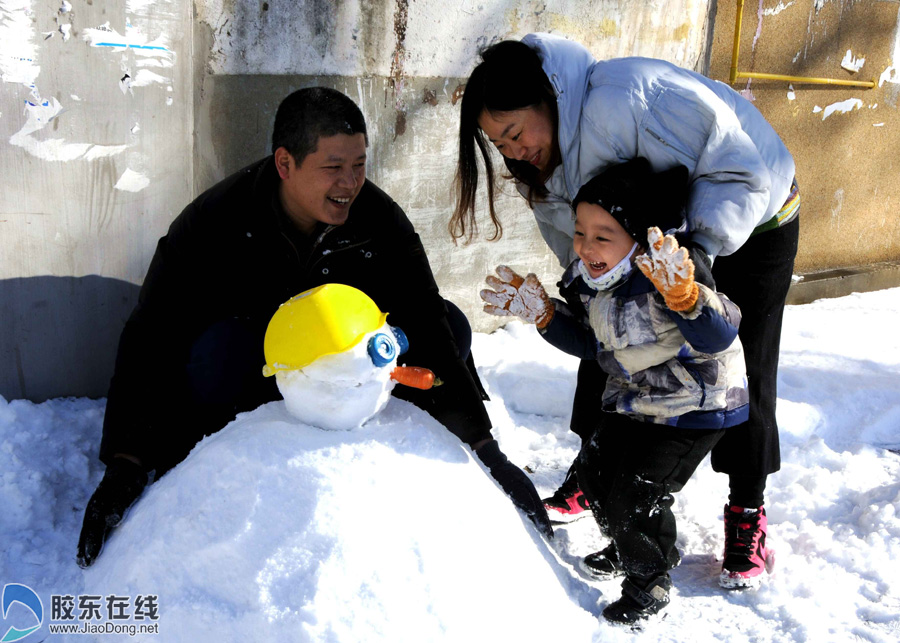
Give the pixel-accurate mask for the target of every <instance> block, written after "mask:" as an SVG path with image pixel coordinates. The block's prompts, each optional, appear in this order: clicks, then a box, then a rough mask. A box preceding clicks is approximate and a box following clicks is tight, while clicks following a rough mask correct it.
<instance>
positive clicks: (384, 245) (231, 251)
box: [100, 157, 490, 467]
mask: <svg viewBox="0 0 900 643" xmlns="http://www.w3.org/2000/svg"><path fill="white" fill-rule="evenodd" d="M279 182H280V178H279V177H278V174H277V171H276V169H275V165H274V162H273V159H272V157H268V158H266V159H263V160H261V161H258V162H256V163H254V164H253V165H251V166H249V167H247V168H244V169H243V170H241V171H239V172H237V173H236V174H234V175H232V176H230V177H228V178H226V179H224V180H223V181H221V182H220V183H218V184H217V185H215V186H213V187H212V188H211V189H209V190H208V191H207V192H205V193H204V194H202V195H200V196H199V197H198V198H197V199H196V200H195V201H194V202H193V203H191V204H190V205H188V206H187V208H185V209H184V211H183V212H182V213H181V214H180V215H179V216H178V217H177V218H176V219H175V220H174V221H173V222H172V225H171V226H170V228H169V231H168V234H167V235H166V236H164V237H162V238H161V239H160V240H159V244H158V246H157V249H156V254H155V255H154V257H153V261H152V262H151V264H150V269H149V271H148V273H147V277H146V279H145V280H144V284H143V287H142V288H141V292H140V297H139V300H138V305H137V307H136V308H135V310H134V312H133V313H132V315H131V317H130V318H129V320H128V322H127V324H126V325H125V329H124V330H123V332H122V337H121V340H120V343H119V352H118V356H117V359H116V368H115V374H114V376H113V380H112V384H111V386H110V391H109V398H108V403H107V410H106V417H105V420H104V426H103V441H102V444H101V454H100V457H101V459H102V460H104V461H108V459H109V458H110V457H112V456H113V455H114V454H115V453H118V452H123V453H129V454H132V455H136V456H138V457H141V458H143V459H145V460H146V461H147V464H148V465H149V466H150V467H152V464H153V461H154V459H155V457H156V456H154V453H164V452H165V449H166V448H167V445H166V444H164V442H165V441H166V438H165V436H166V435H167V433H168V432H169V431H170V428H169V426H168V424H172V423H177V422H178V421H179V417H178V416H179V413H180V411H181V409H180V408H179V400H180V399H181V395H183V389H184V378H185V375H184V373H185V370H186V366H187V362H188V360H189V356H190V353H191V347H192V345H193V343H194V342H195V341H196V339H197V338H198V337H199V336H200V335H201V333H203V332H204V330H206V329H207V328H209V327H210V326H211V325H213V324H215V323H216V322H218V321H220V320H225V319H235V318H237V319H240V320H242V321H244V322H246V323H247V324H248V325H249V327H250V328H252V329H253V332H255V333H257V334H258V336H259V354H260V363H259V368H260V375H259V377H260V378H262V366H263V364H264V359H263V357H262V355H263V353H262V345H263V337H264V334H265V329H266V325H267V324H268V321H269V319H270V318H271V316H272V314H273V313H274V312H275V310H276V309H277V308H278V306H279V305H280V304H282V303H283V302H285V301H287V300H288V299H290V298H291V297H293V296H294V295H296V294H298V293H300V292H302V291H304V290H307V289H309V288H313V287H315V286H318V285H321V284H325V283H342V284H347V285H350V286H354V287H356V288H358V289H360V290H362V291H363V292H365V293H366V294H368V295H369V296H370V297H371V298H372V299H373V300H374V301H375V303H376V304H378V307H379V308H380V309H381V310H382V311H384V312H386V313H388V323H389V324H391V325H392V326H396V327H399V328H401V329H403V331H404V332H405V333H406V334H407V336H408V337H409V343H410V349H409V352H408V353H407V354H405V355H404V356H403V358H402V360H401V361H402V362H403V363H406V364H409V365H411V366H424V367H427V368H430V369H432V370H433V371H434V372H435V374H436V375H437V377H438V378H440V379H441V380H442V381H443V382H444V385H442V386H439V387H436V388H434V389H432V390H431V391H415V392H410V391H411V389H406V390H405V391H404V392H403V394H402V395H403V397H404V398H405V399H409V400H410V401H412V402H413V403H415V404H416V405H418V406H420V407H421V408H423V409H424V410H426V411H428V412H429V413H431V414H432V415H433V416H434V417H435V418H437V419H438V420H439V421H440V422H442V423H443V424H444V425H445V426H446V427H447V428H448V429H449V430H450V431H452V432H453V433H454V434H456V435H457V436H458V437H459V438H460V439H461V440H463V441H465V442H468V443H473V442H477V441H478V440H482V439H485V438H489V437H490V431H489V429H490V420H489V419H488V416H487V412H486V411H485V408H484V403H483V402H482V399H481V396H480V394H479V391H478V389H477V387H476V385H475V382H474V380H473V379H472V377H471V375H470V373H469V371H468V370H467V369H466V367H465V364H464V363H463V362H462V361H461V360H460V359H459V358H458V354H457V348H456V344H455V342H454V340H453V336H452V334H451V332H450V328H449V326H448V324H447V320H446V306H445V304H444V301H443V299H442V298H441V296H440V294H439V292H438V287H437V284H436V283H435V280H434V276H433V274H432V272H431V267H430V266H429V263H428V259H427V257H426V256H425V250H424V248H423V247H422V242H421V241H420V239H419V236H418V234H416V232H415V230H414V229H413V227H412V224H411V223H410V222H409V219H408V218H407V217H406V215H405V214H404V212H403V210H401V209H400V207H399V206H398V205H397V204H396V203H394V201H393V200H392V199H391V198H390V197H389V196H388V195H387V194H385V193H384V192H382V191H381V190H380V189H379V188H378V187H376V186H375V185H374V184H373V183H371V182H369V181H366V183H365V185H364V186H363V188H362V190H361V191H360V193H359V196H358V197H357V198H356V200H355V201H354V203H353V205H352V206H351V209H350V214H349V218H348V220H347V222H346V223H344V224H343V225H341V226H326V225H324V224H319V225H318V226H317V228H316V230H315V232H314V234H313V236H312V238H305V237H303V236H302V235H300V234H299V233H298V232H297V231H296V230H295V229H293V227H292V226H291V225H290V224H289V223H288V220H287V218H286V215H285V214H284V213H283V211H282V210H281V206H280V204H279V201H278V197H277V193H278V186H279ZM311 332H314V330H313V331H311ZM401 389H403V387H399V386H398V387H397V389H395V392H397V393H400V392H401ZM264 401H266V400H260V403H261V402H264ZM238 410H249V409H238ZM218 428H221V427H217V429H218ZM160 442H163V443H162V444H161V443H160ZM172 448H177V447H175V446H173V447H172ZM172 455H174V454H172ZM186 455H187V452H185V453H182V454H178V457H177V458H176V460H175V461H176V462H177V461H178V460H180V459H181V458H183V457H184V456H186Z"/></svg>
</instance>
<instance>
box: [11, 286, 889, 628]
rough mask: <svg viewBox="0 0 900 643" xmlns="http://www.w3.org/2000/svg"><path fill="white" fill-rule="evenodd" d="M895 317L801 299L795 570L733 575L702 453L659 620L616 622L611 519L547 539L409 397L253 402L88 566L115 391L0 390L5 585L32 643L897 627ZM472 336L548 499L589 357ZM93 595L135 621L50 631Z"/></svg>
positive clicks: (792, 478) (792, 318)
mask: <svg viewBox="0 0 900 643" xmlns="http://www.w3.org/2000/svg"><path fill="white" fill-rule="evenodd" d="M898 319H900V289H894V290H888V291H882V292H876V293H866V294H859V295H852V296H849V297H844V298H841V299H832V300H823V301H819V302H816V303H813V304H809V305H804V306H793V307H788V310H787V313H786V320H785V332H784V337H783V340H782V357H781V374H780V378H779V407H778V417H779V424H780V426H781V436H782V459H783V466H782V470H781V471H780V472H779V473H777V474H775V475H773V476H772V477H771V478H770V479H769V488H768V493H767V510H768V515H769V521H770V543H771V545H772V546H773V547H774V548H775V550H776V557H777V563H776V568H775V571H774V573H773V575H772V576H770V577H769V578H768V579H767V581H766V582H765V583H764V584H763V586H762V587H761V588H760V589H759V590H757V591H744V592H726V591H724V590H721V589H719V587H718V586H717V582H716V580H717V579H716V577H717V573H718V562H717V556H718V554H719V552H720V549H721V544H722V529H723V528H722V519H721V514H722V506H723V505H724V502H725V498H726V493H727V485H726V478H725V477H724V476H722V475H720V474H716V473H714V472H713V471H712V470H711V469H710V468H709V466H708V463H704V465H702V466H701V468H700V470H698V472H697V473H696V474H695V476H694V478H693V479H692V480H691V481H690V482H689V483H688V485H687V487H685V489H684V490H683V491H682V492H681V493H680V494H678V495H677V500H676V505H675V509H676V512H677V515H678V519H679V538H678V544H679V548H680V549H681V551H682V554H683V562H682V564H681V565H680V566H679V567H678V568H676V569H675V570H673V572H672V577H673V580H674V582H675V587H676V590H675V592H674V596H673V599H672V603H671V604H670V606H669V608H668V609H667V610H666V613H665V617H664V618H663V619H661V620H659V621H657V622H654V623H652V624H650V625H648V626H647V627H645V629H644V630H643V631H641V632H632V631H630V630H627V629H621V628H615V627H612V626H610V625H608V624H606V623H605V622H601V621H599V620H597V616H598V615H599V614H600V611H601V610H602V608H603V607H604V606H605V605H606V603H607V602H608V601H610V600H613V599H615V598H616V597H617V596H618V594H619V588H618V584H617V583H616V582H604V583H597V582H594V581H591V580H588V579H586V578H584V577H583V576H582V575H581V574H580V572H579V571H578V570H577V565H576V563H577V560H578V559H579V557H581V556H584V555H586V554H588V553H590V552H591V551H594V550H596V549H598V548H600V547H602V546H603V545H604V544H605V543H604V541H603V540H602V539H601V538H600V536H599V534H598V533H597V529H596V527H595V526H594V524H593V522H592V520H591V519H590V518H589V517H588V518H585V519H582V520H578V521H575V522H574V523H571V524H570V525H568V526H564V527H560V528H558V529H557V535H556V539H555V542H554V543H553V544H552V545H548V544H547V543H546V542H545V541H543V540H542V539H541V538H540V537H539V536H537V534H536V532H535V531H534V530H533V529H532V528H531V526H530V524H528V523H527V521H523V520H522V518H521V517H520V516H519V515H518V514H517V513H516V512H515V511H514V510H513V509H512V508H511V506H510V504H509V503H508V501H507V500H506V499H505V497H504V496H502V495H501V492H500V491H499V490H498V489H497V488H496V485H494V484H493V482H492V481H491V480H490V479H489V478H488V477H487V474H486V473H484V472H483V471H482V469H481V468H480V466H479V465H478V464H477V463H476V462H475V461H474V460H473V459H472V458H471V456H470V454H469V452H468V450H467V449H466V448H464V447H462V446H461V445H459V443H458V442H457V441H456V440H455V438H453V436H451V435H450V434H449V433H448V432H446V431H444V430H443V429H441V428H440V427H439V426H437V425H436V423H434V422H433V421H431V420H430V419H429V418H428V417H427V416H424V415H423V414H422V413H421V412H420V411H419V410H418V409H415V408H414V407H411V406H410V405H408V404H405V403H403V402H399V401H397V400H392V401H391V403H390V404H389V405H388V407H387V408H386V409H385V410H384V411H383V412H382V413H381V414H379V415H378V416H376V417H375V418H374V419H373V420H371V421H370V422H369V423H368V424H366V425H365V426H364V427H363V428H362V429H360V430H357V431H350V432H325V431H321V430H318V429H313V428H310V427H307V426H304V425H300V424H297V423H296V421H294V420H293V419H292V418H291V417H290V416H289V415H288V414H287V413H286V412H285V411H284V407H283V405H282V404H281V403H275V404H271V405H267V406H266V407H263V408H261V409H259V410H257V411H255V412H254V413H251V414H245V415H243V416H241V417H240V418H239V419H238V421H236V422H235V423H233V424H232V425H230V426H229V427H228V428H227V429H226V430H224V431H222V432H220V433H218V434H216V435H215V436H213V437H212V438H210V439H207V440H205V441H204V442H203V443H202V444H201V445H200V447H198V449H196V450H195V451H194V452H193V453H192V455H191V456H190V457H189V458H188V460H186V461H185V463H183V465H181V466H179V467H178V468H176V469H175V470H174V471H173V472H172V473H170V474H169V475H168V476H166V477H165V478H163V479H162V480H161V481H159V483H157V484H155V485H153V486H152V487H151V488H149V489H148V491H147V492H146V493H145V495H144V496H143V497H142V498H141V500H140V501H139V502H138V504H137V505H136V506H135V507H134V509H133V510H132V511H131V512H130V514H129V515H128V517H127V518H126V520H125V522H124V523H123V525H122V526H121V527H120V528H119V530H118V531H117V532H116V534H115V535H114V537H113V538H112V539H111V541H110V543H109V544H108V546H107V547H106V549H105V550H104V552H103V554H102V555H101V557H100V560H99V561H98V562H97V564H96V565H95V566H94V567H93V568H91V569H90V570H88V571H87V572H83V571H82V570H81V569H79V568H78V567H77V566H76V565H75V562H74V554H75V543H76V541H77V536H78V530H79V528H80V524H81V517H82V512H83V510H84V506H85V503H86V502H87V499H88V497H89V496H90V494H91V493H92V491H93V490H94V487H95V486H96V484H97V482H98V481H99V479H100V477H101V475H102V466H101V465H100V464H99V463H98V462H97V461H96V451H97V448H98V443H99V437H100V426H101V422H102V416H103V408H104V403H103V401H102V400H101V401H95V400H86V399H59V400H51V401H49V402H46V403H43V404H38V405H35V404H32V403H29V402H26V401H12V402H8V403H7V402H6V401H5V400H3V399H2V398H0V540H2V543H3V545H2V550H0V551H2V553H0V584H2V585H5V584H14V583H15V584H22V585H25V586H28V587H30V588H33V589H34V590H35V591H36V592H37V593H38V595H39V596H40V598H41V601H42V606H43V610H44V611H43V614H42V615H41V616H42V617H43V618H42V621H43V623H42V627H41V628H40V629H38V630H37V631H35V632H34V633H33V634H30V635H28V636H26V637H24V638H22V639H21V640H22V641H24V642H26V643H28V642H31V641H41V640H47V641H90V640H96V641H160V642H166V643H169V642H172V641H190V642H191V643H204V642H207V641H209V642H215V643H220V642H228V641H239V640H240V641H341V642H347V641H353V642H356V641H366V642H368V641H391V642H394V641H417V642H418V641H454V642H455V641H461V642H463V641H464V642H477V643H480V642H481V641H517V642H527V641H540V642H542V643H543V642H545V641H548V640H559V641H567V642H577V641H585V642H587V641H641V642H662V641H685V642H687V641H690V642H692V643H693V642H703V641H738V640H741V641H743V640H746V641H791V642H803V641H810V642H815V643H820V642H830V641H833V642H835V643H846V642H848V641H872V642H879V643H880V642H888V641H898V640H900V455H898V453H897V451H898V450H900V336H898V333H897V332H896V327H897V320H898ZM473 350H474V353H475V357H476V360H477V362H478V364H479V368H480V370H481V373H482V378H483V380H484V382H485V384H486V386H487V388H488V391H489V393H490V395H491V398H492V401H491V402H490V403H489V411H490V413H491V417H492V419H493V421H494V424H495V427H496V429H495V435H496V437H497V438H498V439H499V440H500V442H501V445H502V448H503V450H504V451H505V452H506V453H507V455H509V457H510V459H512V460H513V461H514V462H516V463H517V464H519V465H520V466H522V467H527V470H528V471H529V473H530V474H531V476H532V478H533V480H534V481H535V484H536V485H537V486H538V489H539V491H540V492H541V493H542V494H549V493H550V492H552V491H553V490H554V489H555V488H556V486H557V485H558V484H559V482H560V481H561V480H562V477H563V475H564V474H565V471H566V469H567V468H568V466H569V464H570V462H571V460H572V458H573V457H574V455H575V453H576V450H577V446H578V444H577V438H576V437H575V436H574V435H572V434H570V433H569V432H568V431H567V426H568V421H569V418H568V415H569V408H570V402H571V397H572V393H573V391H574V382H575V368H576V364H575V362H574V361H573V360H572V359H570V358H568V357H566V356H564V355H562V354H560V353H559V352H557V351H555V350H554V349H553V348H551V347H550V346H549V345H547V344H545V343H544V342H543V341H542V340H541V339H540V338H539V337H538V336H537V334H536V333H535V332H534V330H533V328H531V327H525V326H523V325H521V324H518V323H513V324H510V325H509V326H508V327H507V328H506V329H505V330H501V331H498V332H496V333H493V334H491V335H481V334H477V335H476V336H475V338H474V348H473ZM151 402H152V401H151ZM10 596H12V591H11V590H10ZM54 596H55V597H56V598H55V599H54ZM108 596H113V597H114V598H115V597H118V602H115V601H114V603H115V605H114V607H115V609H114V610H113V611H114V612H115V611H116V610H118V611H119V612H123V611H124V612H125V613H132V612H135V611H139V612H141V613H143V614H144V615H145V619H144V621H143V622H144V623H151V624H157V625H158V632H159V633H158V634H137V635H135V636H131V635H130V634H129V633H128V630H127V624H130V623H134V624H137V623H139V622H140V621H133V620H130V621H122V620H118V619H112V618H110V613H109V612H108V611H107V608H108V607H109V605H108V604H107V597H108ZM139 596H140V597H141V600H142V601H144V602H143V603H142V608H141V609H139V610H136V602H137V599H138V597H139ZM148 596H149V597H157V604H158V611H157V612H156V613H155V615H157V616H158V620H156V621H152V620H150V619H149V616H152V615H154V613H153V610H152V609H150V610H148V605H149V606H151V607H152V605H153V603H152V602H151V603H147V602H146V599H147V597H148ZM92 597H96V598H97V599H98V604H99V606H100V610H99V613H98V614H94V615H92V618H91V622H92V623H94V624H95V625H97V626H99V627H101V628H103V627H107V628H109V629H114V626H121V624H123V623H125V624H126V628H124V629H123V628H121V627H119V629H120V633H118V634H114V633H110V634H105V633H102V634H101V633H94V634H90V635H83V634H70V635H68V636H63V635H58V634H50V633H49V628H50V626H51V625H55V624H60V623H69V624H78V625H80V624H81V623H83V619H80V618H79V617H81V616H82V613H81V612H82V609H81V608H83V607H87V606H88V604H89V603H90V602H91V601H92ZM79 601H84V603H83V605H79V604H78V603H79ZM54 602H55V603H56V604H55V605H54ZM54 607H55V608H56V609H54ZM65 607H69V608H70V612H69V614H68V617H67V615H66V611H65V609H63V608H65ZM7 608H8V609H7ZM3 612H5V614H4V613H0V617H5V618H0V639H3V638H4V633H6V632H7V630H8V629H9V627H12V626H15V627H17V628H19V629H24V628H27V627H29V626H33V625H35V623H36V617H35V615H34V614H32V612H31V611H29V610H28V609H26V607H24V606H23V604H22V603H17V602H13V603H12V604H9V605H7V604H4V605H3ZM85 616H87V615H85ZM601 620H602V619H601ZM6 640H13V639H10V638H7V639H6Z"/></svg>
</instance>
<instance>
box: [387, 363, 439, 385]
mask: <svg viewBox="0 0 900 643" xmlns="http://www.w3.org/2000/svg"><path fill="white" fill-rule="evenodd" d="M391 379H392V380H394V381H395V382H397V383H398V384H403V385H404V386H411V387H413V388H420V389H422V390H423V391H427V390H428V389H430V388H431V387H432V386H434V373H432V372H431V371H429V370H428V369H427V368H422V367H421V366H398V367H397V368H395V369H394V370H393V371H391Z"/></svg>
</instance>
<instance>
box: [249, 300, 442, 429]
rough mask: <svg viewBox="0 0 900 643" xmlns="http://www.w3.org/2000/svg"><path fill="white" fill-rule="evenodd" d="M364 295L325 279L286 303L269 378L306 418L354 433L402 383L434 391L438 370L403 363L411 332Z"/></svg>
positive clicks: (269, 341)
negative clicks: (394, 324) (400, 361)
mask: <svg viewBox="0 0 900 643" xmlns="http://www.w3.org/2000/svg"><path fill="white" fill-rule="evenodd" d="M386 318H387V314H386V313H383V312H381V310H379V308H378V306H377V305H376V304H375V302H374V301H372V300H371V299H370V298H369V296H368V295H366V294H365V293H364V292H362V291H360V290H357V289H356V288H353V287H351V286H345V285H343V284H325V285H324V286H318V287H317V288H312V289H311V290H307V291H305V292H302V293H300V294H299V295H297V296H296V297H293V298H292V299H290V300H289V301H287V302H285V303H284V304H282V305H281V306H280V307H279V308H278V310H277V311H276V312H275V314H274V315H273V316H272V319H271V320H270V321H269V326H268V328H267V330H266V337H265V342H264V349H265V355H266V365H265V366H264V367H263V375H265V376H266V377H270V376H272V375H274V376H275V380H276V383H277V384H278V390H279V391H280V392H281V395H282V397H283V398H284V402H285V406H286V407H287V410H288V412H290V413H291V415H293V416H294V417H296V418H297V419H298V420H300V421H301V422H304V423H305V424H309V425H310V426H317V427H320V428H322V429H331V430H342V429H343V430H349V429H355V428H359V427H360V426H362V425H363V424H364V423H365V422H366V421H367V420H368V419H369V418H371V417H372V416H374V415H375V414H376V413H378V412H379V411H381V410H382V409H383V408H384V407H385V405H386V404H387V403H388V400H389V399H390V396H391V390H393V388H394V386H395V385H396V384H398V383H399V384H403V385H406V386H412V387H415V388H420V389H428V388H431V386H432V385H433V384H434V374H433V373H432V372H431V371H429V370H428V369H425V368H420V367H413V366H397V359H398V358H399V357H400V356H401V355H403V354H404V353H405V352H406V351H407V349H408V348H409V341H408V340H407V338H406V335H405V333H404V332H403V331H402V330H400V329H399V328H394V327H392V326H390V325H388V324H387V323H386V322H385V319H386Z"/></svg>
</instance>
